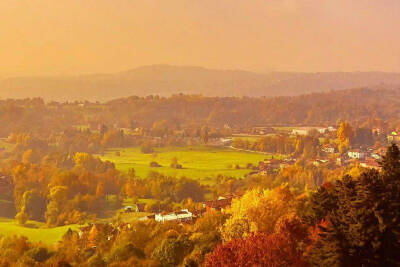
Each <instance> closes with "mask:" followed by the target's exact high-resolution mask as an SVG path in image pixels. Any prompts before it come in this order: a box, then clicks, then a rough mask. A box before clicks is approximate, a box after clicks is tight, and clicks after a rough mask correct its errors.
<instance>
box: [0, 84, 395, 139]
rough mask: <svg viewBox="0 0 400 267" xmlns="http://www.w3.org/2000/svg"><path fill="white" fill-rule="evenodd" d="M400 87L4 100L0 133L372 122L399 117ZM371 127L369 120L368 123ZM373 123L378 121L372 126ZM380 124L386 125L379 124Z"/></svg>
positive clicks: (3, 135) (3, 134) (0, 116)
mask: <svg viewBox="0 0 400 267" xmlns="http://www.w3.org/2000/svg"><path fill="white" fill-rule="evenodd" d="M399 96H400V91H398V90H372V89H353V90H344V91H335V92H327V93H315V94H309V95H302V96H295V97H270V98H251V97H224V98H217V97H203V96H196V95H174V96H171V97H160V96H147V97H137V96H132V97H128V98H121V99H116V100H112V101H109V102H106V103H97V102H96V103H92V102H73V103H68V102H65V103H58V102H49V103H45V102H44V101H43V100H42V99H40V98H34V99H25V100H1V101H0V123H1V125H2V127H1V129H0V136H2V137H7V136H8V135H9V134H10V133H11V132H18V131H19V132H21V131H22V132H31V133H37V134H48V133H50V132H52V131H62V130H64V129H65V128H66V126H71V127H72V126H77V125H94V127H96V128H97V126H98V125H99V124H104V125H106V126H108V127H114V128H129V129H136V128H140V127H142V128H151V127H153V126H154V125H155V124H158V126H159V127H161V128H163V127H164V128H165V127H166V128H168V129H169V130H179V129H183V128H187V127H190V126H199V125H200V126H203V125H210V126H214V127H224V126H229V127H231V128H237V129H240V128H245V127H252V126H268V125H284V126H286V125H307V126H310V125H316V126H323V125H326V126H327V125H334V124H335V123H336V121H337V120H338V119H344V120H347V121H350V122H352V123H356V124H357V123H370V124H371V123H373V121H375V122H376V120H377V119H378V120H379V121H387V120H390V121H391V122H392V123H396V121H397V120H398V119H399V114H400V112H399V106H400V105H399V99H400V98H399ZM370 126H371V125H370ZM372 126H374V125H372ZM375 126H381V127H382V125H375ZM156 127H157V126H156Z"/></svg>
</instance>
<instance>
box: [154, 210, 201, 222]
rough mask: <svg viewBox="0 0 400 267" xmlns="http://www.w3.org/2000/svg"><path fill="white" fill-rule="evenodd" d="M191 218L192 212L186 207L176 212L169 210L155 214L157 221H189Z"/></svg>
mask: <svg viewBox="0 0 400 267" xmlns="http://www.w3.org/2000/svg"><path fill="white" fill-rule="evenodd" d="M192 219H193V214H192V213H191V212H190V211H189V210H188V209H183V210H181V211H177V212H171V213H168V214H165V215H163V214H161V213H159V214H156V216H155V220H156V221H157V222H167V221H178V222H186V221H191V220H192Z"/></svg>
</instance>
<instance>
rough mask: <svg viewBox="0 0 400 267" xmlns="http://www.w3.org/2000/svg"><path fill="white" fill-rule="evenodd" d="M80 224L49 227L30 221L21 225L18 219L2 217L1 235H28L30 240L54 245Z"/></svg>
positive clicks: (0, 220)
mask: <svg viewBox="0 0 400 267" xmlns="http://www.w3.org/2000/svg"><path fill="white" fill-rule="evenodd" d="M78 227H79V225H76V224H72V225H66V226H60V227H54V228H47V227H46V225H45V224H44V223H41V222H35V221H28V222H27V224H26V225H25V226H22V225H19V224H18V223H17V221H16V220H14V219H9V218H0V236H12V235H17V236H21V235H22V236H26V237H27V238H28V239H29V241H34V242H42V243H45V244H47V245H53V244H54V243H56V242H57V241H59V240H61V238H62V236H63V235H64V234H65V233H66V232H67V231H68V229H69V228H71V229H72V230H76V229H78Z"/></svg>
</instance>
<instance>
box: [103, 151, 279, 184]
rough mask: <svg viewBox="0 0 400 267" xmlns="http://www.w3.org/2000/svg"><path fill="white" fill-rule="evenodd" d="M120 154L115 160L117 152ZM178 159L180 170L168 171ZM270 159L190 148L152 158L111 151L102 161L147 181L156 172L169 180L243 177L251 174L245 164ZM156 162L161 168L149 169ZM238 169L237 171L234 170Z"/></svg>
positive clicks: (158, 152) (263, 156)
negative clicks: (146, 178)
mask: <svg viewBox="0 0 400 267" xmlns="http://www.w3.org/2000/svg"><path fill="white" fill-rule="evenodd" d="M117 151H118V152H119V153H120V156H117V153H116V152H117ZM175 157H176V158H177V159H178V162H179V164H181V165H182V167H183V169H174V168H171V167H170V164H171V160H172V159H173V158H175ZM270 157H271V155H267V154H260V153H252V152H245V151H237V150H234V149H231V148H225V147H212V146H192V147H165V148H164V147H163V148H156V149H155V152H154V153H153V154H143V153H142V152H141V151H140V148H139V147H135V148H120V149H110V150H109V151H107V153H105V154H104V155H103V156H101V158H102V159H103V160H109V161H111V162H114V163H115V166H116V168H117V169H119V170H121V171H123V172H127V171H128V170H129V169H130V168H134V169H135V172H136V175H137V176H139V177H142V178H144V177H146V176H147V175H148V173H149V172H151V171H156V172H159V173H163V174H165V175H171V176H177V177H181V176H186V177H190V178H195V179H200V180H209V179H212V178H213V177H216V176H217V175H218V174H222V175H226V176H232V177H243V176H244V175H245V174H247V173H249V172H251V170H249V169H246V165H247V164H248V163H252V164H254V165H256V164H258V162H259V161H262V160H264V159H265V158H270ZM151 161H156V162H157V163H158V164H160V165H161V166H162V167H156V168H154V167H153V168H152V167H150V162H151ZM236 165H238V166H239V167H240V169H236V168H235V166H236Z"/></svg>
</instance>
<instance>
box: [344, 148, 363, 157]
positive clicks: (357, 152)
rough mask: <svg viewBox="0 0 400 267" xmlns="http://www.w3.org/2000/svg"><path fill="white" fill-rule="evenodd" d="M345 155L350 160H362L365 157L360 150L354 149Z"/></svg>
mask: <svg viewBox="0 0 400 267" xmlns="http://www.w3.org/2000/svg"><path fill="white" fill-rule="evenodd" d="M347 155H348V156H349V158H351V159H364V158H365V156H366V153H365V152H363V151H361V150H360V149H354V150H350V151H349V152H347Z"/></svg>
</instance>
